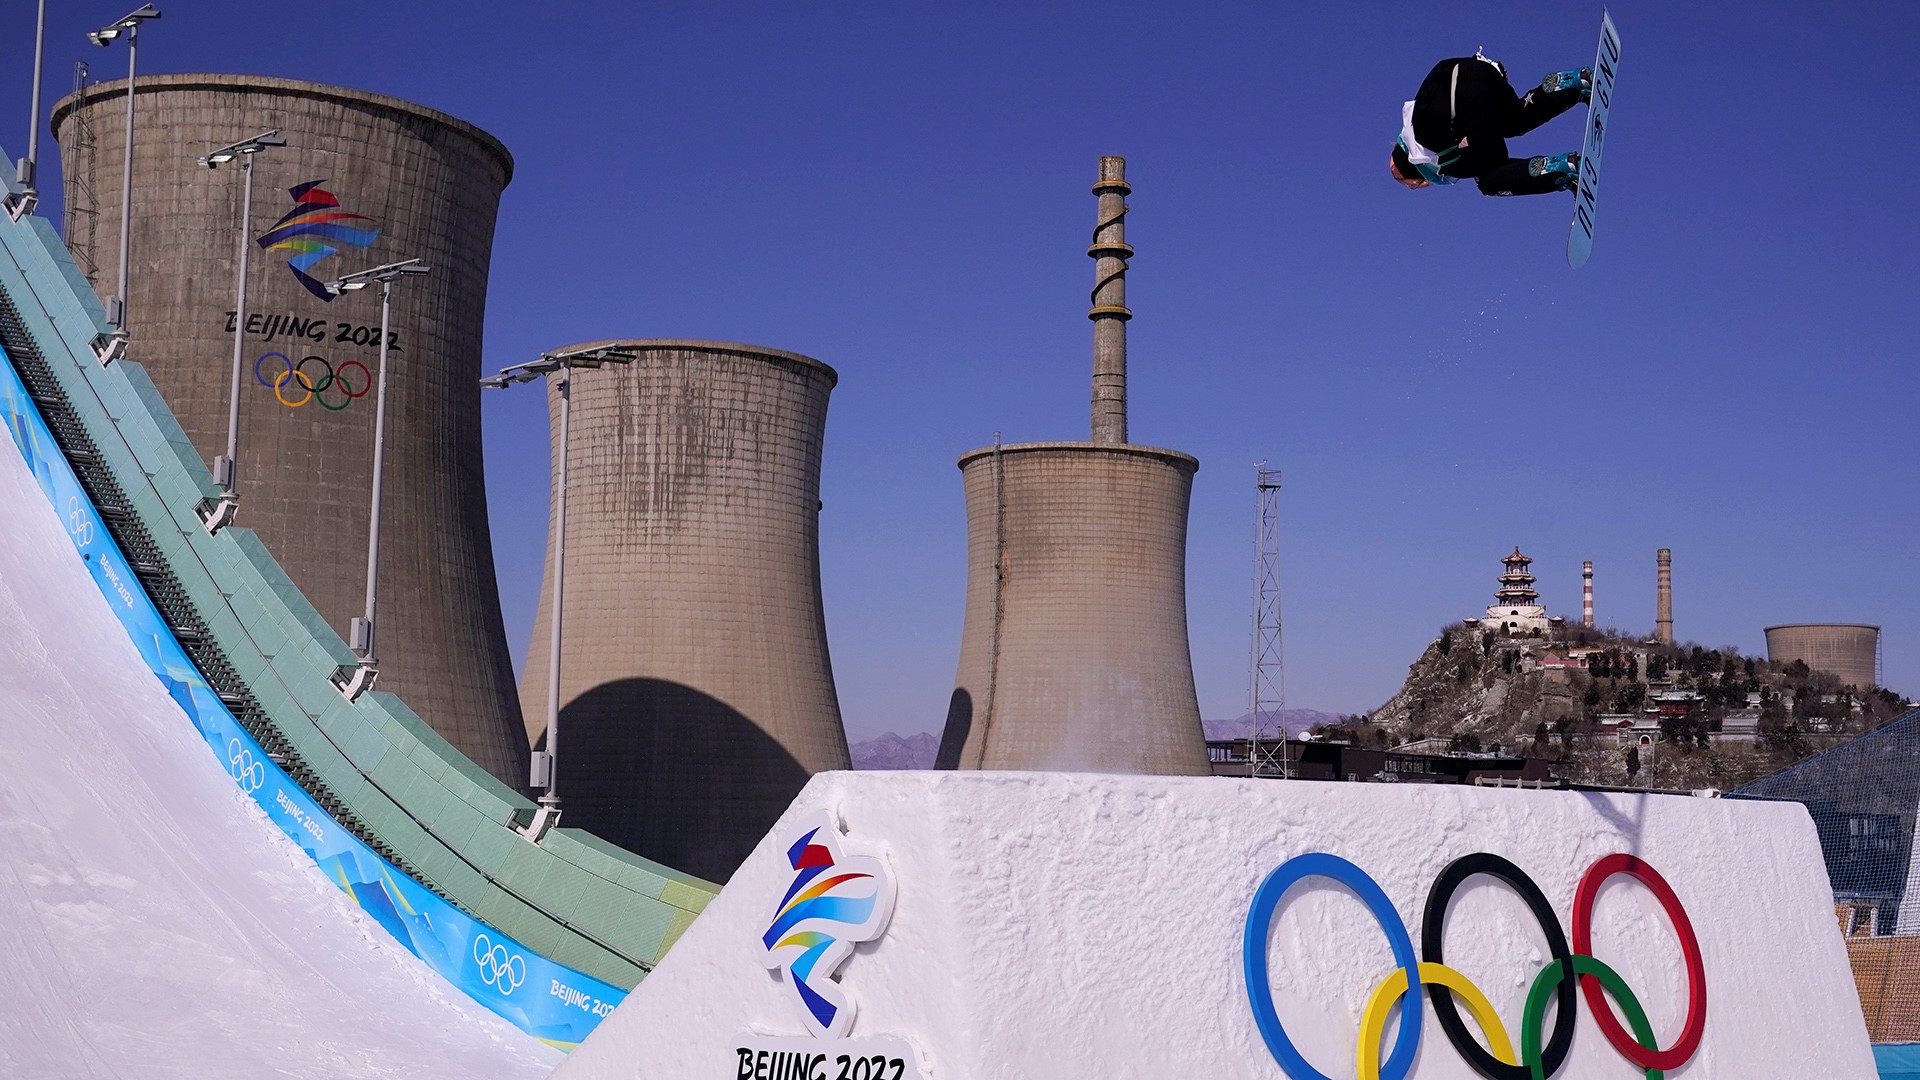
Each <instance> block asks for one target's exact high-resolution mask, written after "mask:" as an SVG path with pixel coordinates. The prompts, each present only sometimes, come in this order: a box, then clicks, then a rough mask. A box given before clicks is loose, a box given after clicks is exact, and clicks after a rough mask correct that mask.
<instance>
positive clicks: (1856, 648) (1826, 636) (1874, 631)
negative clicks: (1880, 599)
mask: <svg viewBox="0 0 1920 1080" xmlns="http://www.w3.org/2000/svg"><path fill="white" fill-rule="evenodd" d="M1766 634H1767V659H1768V660H1771V661H1773V662H1774V663H1776V664H1785V663H1790V662H1792V661H1794V660H1804V661H1806V664H1807V666H1808V667H1810V668H1813V669H1815V670H1816V671H1826V672H1831V673H1832V674H1834V675H1837V676H1839V677H1840V681H1841V682H1842V683H1845V684H1846V685H1849V686H1852V687H1855V688H1857V689H1860V690H1865V689H1866V688H1868V687H1870V686H1875V685H1878V683H1879V681H1880V673H1879V666H1880V628H1879V627H1877V626H1869V625H1867V624H1865V623H1786V624H1783V625H1780V626H1769V627H1767V629H1766Z"/></svg>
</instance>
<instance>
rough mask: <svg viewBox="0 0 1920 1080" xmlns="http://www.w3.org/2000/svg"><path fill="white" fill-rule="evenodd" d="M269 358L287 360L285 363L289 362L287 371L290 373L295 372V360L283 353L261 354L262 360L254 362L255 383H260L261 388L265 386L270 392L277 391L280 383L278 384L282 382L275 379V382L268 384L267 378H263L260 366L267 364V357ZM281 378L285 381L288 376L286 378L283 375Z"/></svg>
mask: <svg viewBox="0 0 1920 1080" xmlns="http://www.w3.org/2000/svg"><path fill="white" fill-rule="evenodd" d="M269 356H277V357H279V358H280V359H282V360H285V361H286V362H287V370H288V371H292V370H293V358H292V357H291V356H288V355H287V354H286V353H283V352H270V353H262V354H260V359H258V360H255V361H254V362H253V379H254V381H255V382H257V383H259V384H260V385H261V386H264V387H266V388H267V389H269V390H272V389H275V387H276V384H277V383H278V382H279V381H280V379H275V380H274V381H273V382H268V381H267V380H266V379H265V378H264V377H263V376H262V375H261V374H260V365H261V364H264V363H266V362H267V357H269ZM280 378H281V379H284V378H286V376H285V375H282V376H280Z"/></svg>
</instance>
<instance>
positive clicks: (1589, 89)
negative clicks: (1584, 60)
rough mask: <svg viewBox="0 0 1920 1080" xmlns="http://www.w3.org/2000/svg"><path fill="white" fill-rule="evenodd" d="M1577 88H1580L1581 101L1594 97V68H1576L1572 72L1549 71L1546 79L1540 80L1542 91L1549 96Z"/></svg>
mask: <svg viewBox="0 0 1920 1080" xmlns="http://www.w3.org/2000/svg"><path fill="white" fill-rule="evenodd" d="M1576 86H1577V87H1579V88H1580V100H1581V101H1585V100H1587V99H1588V98H1590V97H1592V96H1593V69H1592V68H1574V69H1573V70H1570V71H1549V72H1547V76H1546V78H1544V79H1541V80H1540V89H1542V90H1544V91H1546V92H1547V93H1549V94H1557V93H1559V92H1560V91H1562V90H1571V89H1573V88H1574V87H1576Z"/></svg>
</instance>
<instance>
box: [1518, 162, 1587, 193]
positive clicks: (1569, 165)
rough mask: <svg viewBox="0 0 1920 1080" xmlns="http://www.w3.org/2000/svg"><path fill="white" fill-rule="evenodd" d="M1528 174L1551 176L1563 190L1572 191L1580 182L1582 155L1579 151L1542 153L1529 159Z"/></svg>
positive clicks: (1556, 185)
mask: <svg viewBox="0 0 1920 1080" xmlns="http://www.w3.org/2000/svg"><path fill="white" fill-rule="evenodd" d="M1527 175H1528V176H1551V177H1552V178H1553V183H1554V186H1555V187H1557V188H1558V189H1560V190H1561V191H1572V190H1574V189H1575V188H1576V187H1578V186H1579V183H1580V155H1579V154H1577V153H1567V154H1553V155H1542V156H1540V157H1533V158H1528V159H1527Z"/></svg>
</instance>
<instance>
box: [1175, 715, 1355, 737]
mask: <svg viewBox="0 0 1920 1080" xmlns="http://www.w3.org/2000/svg"><path fill="white" fill-rule="evenodd" d="M1339 722H1340V714H1339V713H1330V712H1321V711H1320V710H1319V709H1281V710H1280V711H1279V712H1266V713H1262V714H1260V734H1261V735H1276V734H1278V733H1279V731H1280V728H1281V726H1282V725H1284V726H1285V727H1286V729H1287V736H1288V738H1298V737H1300V736H1301V735H1304V734H1306V733H1307V731H1308V729H1310V728H1312V727H1314V726H1315V725H1318V724H1337V723H1339ZM1200 726H1201V727H1202V728H1203V729H1204V730H1205V731H1206V733H1207V738H1209V739H1244V738H1246V737H1247V735H1248V733H1249V732H1250V731H1251V730H1252V729H1253V714H1252V713H1250V712H1249V713H1241V714H1240V715H1239V716H1236V717H1234V718H1233V719H1231V720H1207V721H1204V722H1202V723H1201V725H1200Z"/></svg>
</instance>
